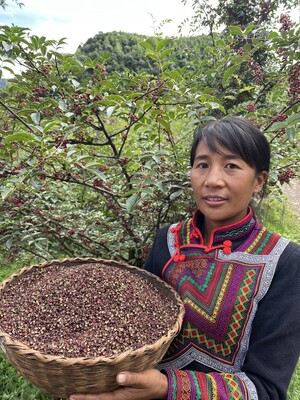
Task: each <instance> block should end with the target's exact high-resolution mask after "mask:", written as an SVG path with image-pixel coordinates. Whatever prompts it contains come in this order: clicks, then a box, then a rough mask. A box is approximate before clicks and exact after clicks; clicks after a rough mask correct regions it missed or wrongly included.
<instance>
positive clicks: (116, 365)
mask: <svg viewBox="0 0 300 400" xmlns="http://www.w3.org/2000/svg"><path fill="white" fill-rule="evenodd" d="M90 263H101V264H102V265H107V266H111V265H112V266H117V267H120V268H125V269H127V270H128V271H130V272H132V273H137V274H139V275H141V276H142V277H143V278H144V279H146V280H148V281H149V282H151V284H153V285H154V286H155V287H157V288H158V290H159V291H161V292H162V293H163V294H164V295H165V296H166V297H167V298H168V299H171V300H173V301H174V303H175V304H177V305H178V315H177V316H175V317H176V323H175V324H174V325H173V326H171V327H168V332H167V334H166V335H164V336H162V337H159V338H157V341H156V342H155V343H154V344H149V345H145V346H143V347H141V348H138V349H136V350H128V351H125V352H123V353H120V354H117V355H114V356H111V357H103V356H102V357H98V358H88V357H86V358H65V357H58V356H52V355H47V354H42V353H41V352H39V351H36V350H33V349H30V348H29V347H28V346H26V345H25V344H23V343H21V342H19V341H17V340H14V339H13V338H12V337H11V336H10V335H9V334H8V333H6V332H4V331H3V330H2V329H1V326H0V346H1V348H2V350H3V351H4V353H5V354H6V357H7V358H8V360H9V361H10V363H11V364H12V365H13V366H14V367H15V368H16V370H17V371H18V372H19V373H20V375H22V376H23V377H24V378H25V379H26V380H28V381H29V382H31V383H32V384H33V385H35V386H36V387H38V388H39V389H41V390H42V391H44V392H46V393H48V394H50V395H51V396H54V397H58V398H69V396H70V395H71V394H73V393H101V392H106V391H111V390H114V389H116V388H117V387H118V386H117V384H116V381H115V379H116V375H117V374H118V372H121V371H126V370H128V371H135V372H141V371H144V370H146V369H149V368H154V367H155V366H156V365H157V364H158V363H159V361H160V360H161V359H162V358H163V356H164V354H165V353H166V351H167V349H168V347H169V345H170V343H171V342H172V340H173V338H174V337H175V336H176V335H177V334H178V333H179V331H180V329H181V325H182V321H183V317H184V305H183V303H182V301H181V299H180V297H179V295H178V293H177V292H176V291H175V290H174V289H173V288H172V287H171V286H170V285H168V284H167V283H165V282H164V281H163V280H161V279H159V278H158V277H156V276H155V275H153V274H151V273H149V272H147V271H144V270H142V269H140V268H137V267H133V266H130V265H127V264H123V263H119V262H116V261H113V260H103V259H99V258H68V259H63V260H52V261H49V262H46V263H43V264H39V265H33V266H30V267H25V268H22V269H21V270H20V271H18V272H17V273H15V274H13V275H11V276H10V277H9V278H8V279H6V280H5V281H4V282H3V283H2V285H1V286H0V298H1V296H2V295H3V293H4V291H5V289H6V288H7V287H8V286H9V285H11V284H12V283H13V282H14V281H15V280H16V279H20V277H22V275H23V274H27V273H30V271H31V270H33V269H34V268H47V267H48V266H51V265H53V264H56V265H57V264H60V265H62V266H71V265H74V264H81V265H84V264H90ZM0 325H1V321H0Z"/></svg>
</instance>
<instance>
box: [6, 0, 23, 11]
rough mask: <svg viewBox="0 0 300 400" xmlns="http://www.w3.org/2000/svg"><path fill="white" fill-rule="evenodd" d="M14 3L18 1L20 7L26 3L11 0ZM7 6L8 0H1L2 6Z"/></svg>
mask: <svg viewBox="0 0 300 400" xmlns="http://www.w3.org/2000/svg"><path fill="white" fill-rule="evenodd" d="M11 1H12V2H13V3H16V4H17V5H18V6H19V7H23V6H24V4H23V3H21V2H20V1H19V0H11ZM6 6H7V0H0V7H2V8H3V9H4V10H5V7H6Z"/></svg>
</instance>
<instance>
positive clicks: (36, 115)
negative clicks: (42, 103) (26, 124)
mask: <svg viewBox="0 0 300 400" xmlns="http://www.w3.org/2000/svg"><path fill="white" fill-rule="evenodd" d="M30 117H31V119H32V122H33V123H34V124H35V125H39V124H40V122H41V113H39V112H36V113H32V114H30Z"/></svg>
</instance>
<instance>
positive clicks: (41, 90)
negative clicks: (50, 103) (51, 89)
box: [32, 85, 48, 97]
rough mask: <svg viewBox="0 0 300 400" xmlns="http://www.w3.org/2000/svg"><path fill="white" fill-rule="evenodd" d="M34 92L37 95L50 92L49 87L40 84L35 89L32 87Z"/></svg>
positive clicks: (40, 95)
mask: <svg viewBox="0 0 300 400" xmlns="http://www.w3.org/2000/svg"><path fill="white" fill-rule="evenodd" d="M32 93H33V94H34V95H35V96H37V97H45V96H46V94H47V93H48V89H47V88H46V86H44V85H40V86H38V87H37V88H35V89H32Z"/></svg>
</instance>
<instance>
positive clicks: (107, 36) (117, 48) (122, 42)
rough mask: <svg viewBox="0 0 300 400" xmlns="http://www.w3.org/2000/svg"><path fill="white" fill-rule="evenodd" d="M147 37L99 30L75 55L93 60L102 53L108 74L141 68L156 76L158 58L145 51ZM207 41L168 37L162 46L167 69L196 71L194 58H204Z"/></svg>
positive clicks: (201, 37)
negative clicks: (167, 63)
mask: <svg viewBox="0 0 300 400" xmlns="http://www.w3.org/2000/svg"><path fill="white" fill-rule="evenodd" d="M148 39H149V38H147V36H143V35H138V34H134V33H126V32H108V33H103V32H99V33H98V34H97V35H95V36H94V37H93V38H90V39H88V40H87V41H86V43H84V44H82V45H80V46H79V47H78V49H77V50H76V56H77V57H78V58H79V60H81V61H84V59H86V58H87V57H89V58H91V59H92V60H95V59H98V58H99V55H101V60H102V62H103V63H105V68H106V71H107V72H108V73H111V72H113V71H115V72H120V73H122V72H124V71H125V70H126V69H129V70H130V71H131V72H136V73H138V72H139V71H141V70H144V71H146V72H147V73H148V74H149V75H150V76H159V74H160V70H159V68H158V66H157V63H156V61H157V60H156V59H155V58H152V57H149V56H148V55H147V54H146V49H145V47H144V46H143V44H142V42H147V40H148ZM210 43H211V39H210V38H209V37H207V35H199V36H195V37H180V38H169V40H168V42H167V43H166V44H165V47H164V59H165V60H167V61H168V62H169V63H170V64H169V68H173V69H178V68H183V67H186V68H189V69H193V70H196V67H195V65H194V64H195V61H196V63H197V64H198V63H199V62H200V61H203V60H204V59H205V56H206V55H205V48H206V46H208V45H210ZM141 44H142V45H141ZM91 72H92V70H91Z"/></svg>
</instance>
